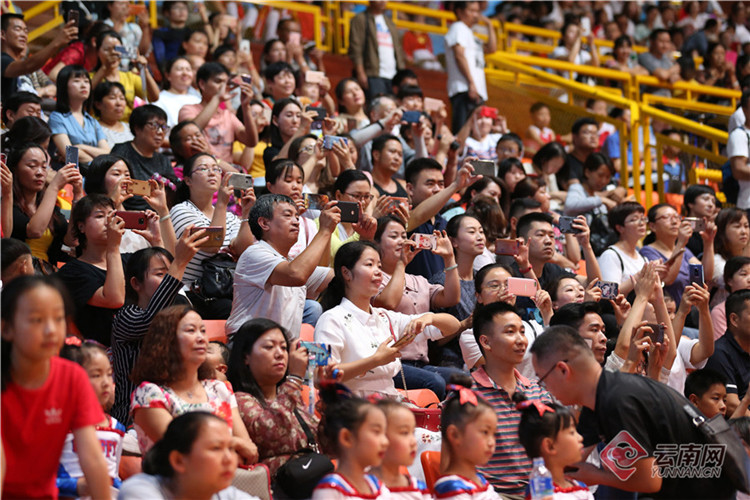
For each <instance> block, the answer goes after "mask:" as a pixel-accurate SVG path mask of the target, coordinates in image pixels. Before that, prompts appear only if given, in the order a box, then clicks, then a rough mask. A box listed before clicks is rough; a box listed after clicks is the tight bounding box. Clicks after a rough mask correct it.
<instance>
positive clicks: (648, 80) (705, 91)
mask: <svg viewBox="0 0 750 500" xmlns="http://www.w3.org/2000/svg"><path fill="white" fill-rule="evenodd" d="M633 82H634V84H635V85H636V87H635V88H639V87H640V86H641V85H646V86H649V87H660V88H665V89H670V90H682V91H685V93H686V98H687V99H697V96H698V95H701V94H702V95H710V96H715V97H724V98H726V99H729V100H730V102H731V106H732V107H733V108H736V107H737V101H738V100H739V98H740V97H741V96H742V93H741V92H740V91H739V90H734V89H723V88H720V87H711V86H708V85H702V84H700V83H697V82H682V81H680V82H675V83H668V82H663V81H661V80H659V79H658V78H656V77H655V76H651V75H635V76H633Z"/></svg>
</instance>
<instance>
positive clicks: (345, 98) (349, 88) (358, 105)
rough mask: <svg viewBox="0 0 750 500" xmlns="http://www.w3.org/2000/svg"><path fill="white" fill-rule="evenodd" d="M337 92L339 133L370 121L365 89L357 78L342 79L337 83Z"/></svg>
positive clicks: (337, 131) (362, 125) (354, 128)
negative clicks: (366, 110)
mask: <svg viewBox="0 0 750 500" xmlns="http://www.w3.org/2000/svg"><path fill="white" fill-rule="evenodd" d="M335 93H336V101H337V102H338V105H339V114H338V116H337V117H336V122H337V123H338V127H337V130H336V133H337V134H341V133H344V132H351V131H352V130H356V129H358V128H362V127H365V126H367V124H368V123H370V118H369V117H368V116H367V113H366V112H365V109H366V106H367V99H366V98H365V91H364V90H362V87H361V86H360V84H359V82H357V79H356V78H344V79H343V80H341V81H340V82H339V83H338V84H337V85H336V89H335Z"/></svg>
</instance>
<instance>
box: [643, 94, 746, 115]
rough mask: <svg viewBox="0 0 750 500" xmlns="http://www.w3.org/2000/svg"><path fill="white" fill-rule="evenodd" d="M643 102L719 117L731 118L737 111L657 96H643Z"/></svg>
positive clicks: (699, 102)
mask: <svg viewBox="0 0 750 500" xmlns="http://www.w3.org/2000/svg"><path fill="white" fill-rule="evenodd" d="M641 102H642V103H643V104H648V105H652V104H655V105H661V106H666V107H668V108H674V109H682V110H689V111H696V112H698V113H712V114H715V115H719V116H730V115H731V114H732V113H734V111H735V109H734V108H732V107H731V106H722V105H719V104H711V103H708V102H703V101H692V100H687V99H677V98H674V97H665V96H662V95H655V94H643V95H642V96H641Z"/></svg>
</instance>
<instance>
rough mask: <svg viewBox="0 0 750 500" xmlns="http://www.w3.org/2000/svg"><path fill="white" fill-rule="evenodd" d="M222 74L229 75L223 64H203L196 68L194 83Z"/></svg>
mask: <svg viewBox="0 0 750 500" xmlns="http://www.w3.org/2000/svg"><path fill="white" fill-rule="evenodd" d="M222 73H223V74H225V75H229V70H228V69H227V68H226V67H225V66H224V65H223V64H221V63H217V62H207V63H203V64H202V65H201V67H200V68H198V72H197V73H196V74H195V81H196V83H197V82H207V81H208V80H210V79H211V78H213V77H214V76H216V75H220V74H222ZM136 109H137V108H136Z"/></svg>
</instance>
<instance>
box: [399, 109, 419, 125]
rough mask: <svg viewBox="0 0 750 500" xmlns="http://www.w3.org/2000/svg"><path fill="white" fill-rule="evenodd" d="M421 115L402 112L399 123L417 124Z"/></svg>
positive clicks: (413, 112) (414, 112)
mask: <svg viewBox="0 0 750 500" xmlns="http://www.w3.org/2000/svg"><path fill="white" fill-rule="evenodd" d="M420 118H422V113H421V112H419V111H404V114H403V116H401V121H402V122H406V123H419V119H420Z"/></svg>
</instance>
